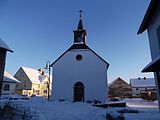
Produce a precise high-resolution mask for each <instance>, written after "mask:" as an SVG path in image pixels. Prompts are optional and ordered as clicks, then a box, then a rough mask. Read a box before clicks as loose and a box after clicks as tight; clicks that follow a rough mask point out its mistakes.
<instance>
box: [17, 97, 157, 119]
mask: <svg viewBox="0 0 160 120" xmlns="http://www.w3.org/2000/svg"><path fill="white" fill-rule="evenodd" d="M125 101H126V102H127V105H128V106H127V107H125V108H100V107H94V106H92V104H88V103H82V102H76V103H72V102H67V101H64V102H59V101H49V102H48V101H47V100H46V99H43V98H40V97H33V98H32V99H30V100H15V103H16V104H22V105H24V106H25V107H30V109H31V111H35V113H36V114H35V115H36V116H37V120H106V117H105V116H106V113H108V114H111V115H113V116H115V117H116V116H119V115H124V117H125V119H126V120H135V118H136V119H141V120H159V119H160V113H159V112H158V105H157V102H151V101H144V100H142V99H137V98H136V99H125ZM124 109H128V110H137V111H138V113H124V114H121V113H118V112H117V111H120V110H124ZM33 113H34V112H33Z"/></svg>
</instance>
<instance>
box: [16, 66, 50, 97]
mask: <svg viewBox="0 0 160 120" xmlns="http://www.w3.org/2000/svg"><path fill="white" fill-rule="evenodd" d="M14 77H15V78H17V79H18V80H19V81H20V82H19V83H17V86H16V93H17V94H20V95H27V96H32V95H37V96H47V93H48V87H47V86H48V75H47V74H45V73H44V71H43V70H42V69H39V70H36V69H33V68H28V67H20V69H19V70H18V71H17V72H16V74H15V75H14ZM50 88H51V84H50ZM50 95H51V90H50Z"/></svg>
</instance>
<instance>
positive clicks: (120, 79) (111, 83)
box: [108, 77, 128, 87]
mask: <svg viewBox="0 0 160 120" xmlns="http://www.w3.org/2000/svg"><path fill="white" fill-rule="evenodd" d="M118 80H119V81H123V82H124V83H126V84H128V83H127V82H126V81H125V80H123V79H122V78H120V77H118V78H117V79H115V80H113V81H112V82H110V83H109V84H108V86H109V87H110V86H111V85H113V84H114V83H115V82H116V81H118Z"/></svg>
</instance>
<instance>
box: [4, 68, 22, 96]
mask: <svg viewBox="0 0 160 120" xmlns="http://www.w3.org/2000/svg"><path fill="white" fill-rule="evenodd" d="M18 82H19V81H18V80H17V79H16V78H15V77H13V76H12V75H11V74H9V73H8V72H6V71H4V76H3V82H2V95H11V94H14V93H15V88H16V83H18Z"/></svg>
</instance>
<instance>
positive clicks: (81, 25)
mask: <svg viewBox="0 0 160 120" xmlns="http://www.w3.org/2000/svg"><path fill="white" fill-rule="evenodd" d="M82 12H83V10H79V13H80V15H79V17H80V19H79V23H78V27H77V30H83V22H82Z"/></svg>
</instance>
